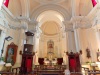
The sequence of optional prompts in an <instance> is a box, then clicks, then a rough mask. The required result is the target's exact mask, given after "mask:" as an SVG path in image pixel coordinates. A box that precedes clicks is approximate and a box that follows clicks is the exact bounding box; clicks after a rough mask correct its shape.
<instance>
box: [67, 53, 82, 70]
mask: <svg viewBox="0 0 100 75" xmlns="http://www.w3.org/2000/svg"><path fill="white" fill-rule="evenodd" d="M66 54H67V55H68V60H69V69H70V71H71V72H81V64H80V58H79V55H80V54H82V53H81V52H80V53H73V52H70V53H68V52H66Z"/></svg>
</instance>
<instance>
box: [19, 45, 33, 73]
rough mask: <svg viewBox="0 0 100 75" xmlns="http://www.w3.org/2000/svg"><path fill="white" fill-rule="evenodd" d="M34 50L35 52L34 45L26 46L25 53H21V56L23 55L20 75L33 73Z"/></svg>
mask: <svg viewBox="0 0 100 75" xmlns="http://www.w3.org/2000/svg"><path fill="white" fill-rule="evenodd" d="M32 50H33V45H30V44H25V45H24V51H23V53H22V52H20V54H21V55H22V62H21V68H20V73H24V74H25V73H27V72H31V71H32V63H33V55H34V53H32Z"/></svg>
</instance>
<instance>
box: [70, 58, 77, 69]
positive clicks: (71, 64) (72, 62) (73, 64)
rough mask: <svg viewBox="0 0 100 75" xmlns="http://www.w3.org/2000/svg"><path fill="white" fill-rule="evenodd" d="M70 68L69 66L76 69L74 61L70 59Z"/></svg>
mask: <svg viewBox="0 0 100 75" xmlns="http://www.w3.org/2000/svg"><path fill="white" fill-rule="evenodd" d="M70 66H71V67H72V68H73V69H75V67H76V61H75V59H70Z"/></svg>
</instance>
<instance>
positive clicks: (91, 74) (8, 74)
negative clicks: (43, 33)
mask: <svg viewBox="0 0 100 75" xmlns="http://www.w3.org/2000/svg"><path fill="white" fill-rule="evenodd" d="M0 75H35V74H34V72H30V73H26V74H19V73H18V74H16V73H13V72H0ZM62 75H64V74H62ZM71 75H100V72H87V73H82V72H71Z"/></svg>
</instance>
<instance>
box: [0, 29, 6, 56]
mask: <svg viewBox="0 0 100 75" xmlns="http://www.w3.org/2000/svg"><path fill="white" fill-rule="evenodd" d="M5 37H6V32H5V31H1V35H0V57H1V53H2V49H3V52H4V48H3V44H4V40H5ZM2 56H4V53H3V54H2Z"/></svg>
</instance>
